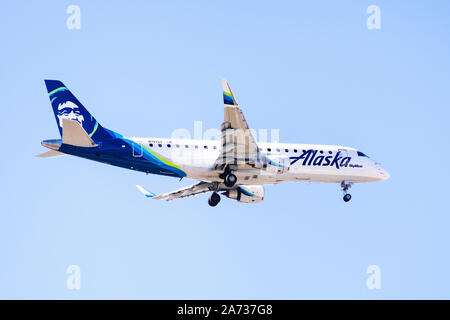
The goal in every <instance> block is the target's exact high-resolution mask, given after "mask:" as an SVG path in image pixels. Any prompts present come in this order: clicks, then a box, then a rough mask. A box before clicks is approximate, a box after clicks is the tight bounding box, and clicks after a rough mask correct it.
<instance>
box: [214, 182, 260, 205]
mask: <svg viewBox="0 0 450 320" xmlns="http://www.w3.org/2000/svg"><path fill="white" fill-rule="evenodd" d="M223 194H224V195H225V196H226V197H228V198H230V199H235V200H237V201H239V202H245V203H257V202H262V201H263V200H264V188H263V187H262V186H238V187H237V188H235V189H230V190H227V191H225V192H224V193H223Z"/></svg>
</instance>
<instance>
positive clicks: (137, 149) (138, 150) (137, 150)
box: [133, 141, 144, 158]
mask: <svg viewBox="0 0 450 320" xmlns="http://www.w3.org/2000/svg"><path fill="white" fill-rule="evenodd" d="M143 152H144V151H143V148H142V145H141V144H140V143H136V142H134V141H133V157H135V158H140V157H142V155H143Z"/></svg>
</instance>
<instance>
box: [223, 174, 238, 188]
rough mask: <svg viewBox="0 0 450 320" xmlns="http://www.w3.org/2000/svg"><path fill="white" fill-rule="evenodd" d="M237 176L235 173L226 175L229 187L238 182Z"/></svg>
mask: <svg viewBox="0 0 450 320" xmlns="http://www.w3.org/2000/svg"><path fill="white" fill-rule="evenodd" d="M236 181H237V178H236V176H235V175H234V174H232V173H229V174H227V175H226V176H225V179H224V181H223V182H224V183H225V185H226V186H227V187H228V188H231V187H232V186H234V185H235V184H236Z"/></svg>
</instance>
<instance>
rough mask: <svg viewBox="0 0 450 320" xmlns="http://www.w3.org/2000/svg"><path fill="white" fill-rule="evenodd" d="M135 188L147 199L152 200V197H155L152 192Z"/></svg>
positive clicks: (139, 187)
mask: <svg viewBox="0 0 450 320" xmlns="http://www.w3.org/2000/svg"><path fill="white" fill-rule="evenodd" d="M136 188H138V190H139V191H140V192H142V193H143V194H144V196H146V197H147V198H153V197H154V196H156V194H154V193H153V192H150V191H148V190H147V189H145V188H144V187H142V186H140V185H136Z"/></svg>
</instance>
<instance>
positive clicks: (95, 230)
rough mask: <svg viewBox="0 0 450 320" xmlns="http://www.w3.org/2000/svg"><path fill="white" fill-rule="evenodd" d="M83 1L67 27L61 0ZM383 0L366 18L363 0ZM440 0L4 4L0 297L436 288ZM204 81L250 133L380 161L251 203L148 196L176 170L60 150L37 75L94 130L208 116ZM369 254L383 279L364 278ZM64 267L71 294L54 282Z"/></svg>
mask: <svg viewBox="0 0 450 320" xmlns="http://www.w3.org/2000/svg"><path fill="white" fill-rule="evenodd" d="M70 4H76V5H79V6H80V8H81V29H80V30H68V29H67V28H66V19H67V17H68V16H69V15H68V14H66V9H67V7H68V6H69V5H70ZM370 4H376V5H378V6H379V7H380V8H381V30H368V29H367V28H366V19H367V17H368V15H367V14H366V8H367V7H368V6H369V5H370ZM449 9H450V4H449V2H448V1H432V2H428V1H381V0H373V1H309V2H300V1H292V2H288V1H245V2H244V1H226V2H223V1H178V2H174V1H160V2H150V1H131V2H130V1H127V2H125V1H122V2H119V1H115V2H111V1H26V2H22V1H2V2H1V4H0V41H1V50H0V64H1V73H0V77H1V78H0V87H1V93H2V94H1V95H0V105H1V108H2V109H1V110H2V117H1V118H0V124H1V129H2V130H1V131H2V136H3V139H2V156H1V157H0V172H1V173H0V177H1V184H0V206H1V210H0V255H1V263H0V298H62V299H72V298H74V299H79V298H88V299H89V298H191V299H196V298H255V299H258V298H264V299H266V298H267V299H271V298H274V299H275V298H276V299H278V298H287V299H294V298H361V299H379V298H447V299H448V298H450V273H449V270H450V250H449V244H450V234H449V227H450V212H449V210H448V203H449V202H448V198H449V196H448V190H449V188H448V181H449V180H450V176H449V165H448V163H447V161H448V159H449V157H450V153H449V148H448V138H449V130H448V120H449V117H450V112H449V105H450V89H449V88H450V86H449V85H450V83H449V82H450V81H449V80H450V79H449V75H450V62H449V56H450V46H449V44H450V43H449V42H450V41H449V32H450V20H449V15H450V10H449ZM221 77H226V78H227V79H228V80H229V81H230V85H231V87H232V89H233V90H234V91H235V94H236V97H237V99H238V101H239V102H240V104H241V105H242V108H243V109H244V111H245V114H246V117H247V120H248V121H249V123H250V125H251V126H252V127H253V128H256V129H258V128H268V129H271V128H278V129H280V139H281V141H283V142H292V143H294V142H296V143H316V144H339V145H347V146H352V147H355V148H358V149H360V150H362V151H363V152H365V153H367V154H368V155H370V156H371V157H373V158H374V159H376V160H377V161H379V162H381V164H382V165H383V166H384V167H385V168H386V169H387V170H388V171H389V172H390V174H391V179H390V180H388V181H385V182H380V183H373V184H365V185H357V186H354V188H353V189H352V195H353V199H352V201H351V202H350V203H344V202H343V201H342V194H341V191H340V188H339V186H338V185H333V184H306V183H305V184H302V183H297V184H282V185H276V186H268V187H266V189H265V190H266V196H265V200H264V202H263V203H262V204H257V205H245V204H240V203H237V202H234V201H232V200H228V199H223V200H222V202H221V203H220V205H219V206H218V207H216V208H210V207H209V206H208V205H207V195H201V196H198V197H195V198H189V199H184V200H179V201H173V202H163V201H152V200H148V199H146V198H145V197H143V196H142V194H140V193H139V192H138V191H137V190H136V188H135V184H141V185H144V186H146V187H147V188H149V189H150V190H152V191H154V192H157V193H160V192H167V191H170V190H173V189H176V188H179V187H181V186H184V185H187V184H190V183H192V181H189V180H188V179H186V180H183V181H181V182H179V181H178V180H177V179H173V178H168V177H159V176H152V175H149V176H146V175H144V174H141V173H136V172H131V171H127V170H124V169H119V168H115V167H111V166H106V165H102V164H98V163H95V162H90V161H87V160H83V159H78V158H74V157H60V158H54V159H38V158H35V157H34V155H35V154H38V153H40V152H43V151H44V148H43V147H41V146H40V141H41V140H43V139H49V138H58V135H59V134H58V130H57V126H56V124H55V120H54V116H53V114H52V111H51V107H50V102H49V99H48V95H47V92H46V89H45V85H44V81H43V80H44V79H59V80H62V81H63V82H64V83H65V84H66V85H67V86H68V87H69V88H70V89H71V90H72V92H73V93H74V94H75V95H76V96H77V97H78V98H79V99H80V100H81V102H82V103H83V104H84V105H85V106H86V107H87V108H88V109H89V110H90V111H91V112H92V114H93V115H95V117H96V118H97V119H98V120H99V121H100V122H101V123H102V124H103V125H104V126H105V127H108V128H110V129H113V130H115V131H117V132H120V133H122V134H125V135H135V136H153V137H155V136H156V137H158V136H160V137H166V136H170V135H171V133H172V131H173V130H174V129H177V128H187V129H189V130H192V129H193V122H194V121H195V120H202V121H203V125H204V128H219V126H220V124H221V122H222V120H223V105H222V97H221V84H220V79H221ZM373 264H375V265H378V266H380V268H381V272H382V289H381V290H368V289H367V288H366V279H367V277H368V275H367V274H366V268H367V267H368V266H369V265H373ZM69 265H79V266H80V268H81V289H80V290H78V291H77V290H74V291H70V290H68V289H67V288H66V278H67V275H66V273H65V272H66V268H67V267H68V266H69Z"/></svg>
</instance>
